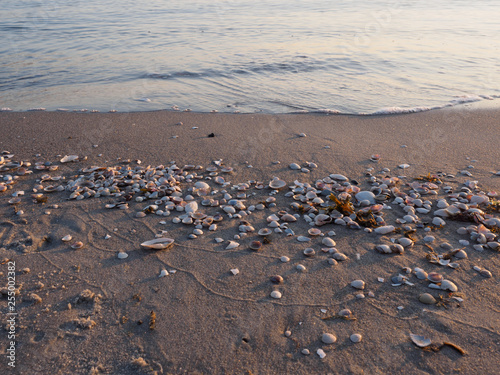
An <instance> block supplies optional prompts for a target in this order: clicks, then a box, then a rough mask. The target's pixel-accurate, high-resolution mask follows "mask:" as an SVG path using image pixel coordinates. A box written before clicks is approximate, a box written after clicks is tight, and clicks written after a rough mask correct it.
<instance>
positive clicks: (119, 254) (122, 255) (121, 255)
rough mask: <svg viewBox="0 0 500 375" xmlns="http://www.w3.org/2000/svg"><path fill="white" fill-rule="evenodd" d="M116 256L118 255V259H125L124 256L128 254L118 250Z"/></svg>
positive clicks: (126, 256)
mask: <svg viewBox="0 0 500 375" xmlns="http://www.w3.org/2000/svg"><path fill="white" fill-rule="evenodd" d="M117 257H118V259H126V258H128V254H127V253H125V252H123V251H120V252H118V254H117Z"/></svg>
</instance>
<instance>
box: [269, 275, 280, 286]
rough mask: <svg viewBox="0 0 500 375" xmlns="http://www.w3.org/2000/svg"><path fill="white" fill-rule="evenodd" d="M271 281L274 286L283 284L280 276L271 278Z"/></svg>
mask: <svg viewBox="0 0 500 375" xmlns="http://www.w3.org/2000/svg"><path fill="white" fill-rule="evenodd" d="M270 280H271V282H272V283H274V284H281V283H282V282H283V277H282V276H280V275H274V276H271V277H270Z"/></svg>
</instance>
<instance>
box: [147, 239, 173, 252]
mask: <svg viewBox="0 0 500 375" xmlns="http://www.w3.org/2000/svg"><path fill="white" fill-rule="evenodd" d="M173 245H174V239H172V238H167V237H160V238H155V239H154V240H149V241H146V242H143V243H141V246H142V247H144V248H146V249H152V250H166V249H169V248H171V247H172V246H173Z"/></svg>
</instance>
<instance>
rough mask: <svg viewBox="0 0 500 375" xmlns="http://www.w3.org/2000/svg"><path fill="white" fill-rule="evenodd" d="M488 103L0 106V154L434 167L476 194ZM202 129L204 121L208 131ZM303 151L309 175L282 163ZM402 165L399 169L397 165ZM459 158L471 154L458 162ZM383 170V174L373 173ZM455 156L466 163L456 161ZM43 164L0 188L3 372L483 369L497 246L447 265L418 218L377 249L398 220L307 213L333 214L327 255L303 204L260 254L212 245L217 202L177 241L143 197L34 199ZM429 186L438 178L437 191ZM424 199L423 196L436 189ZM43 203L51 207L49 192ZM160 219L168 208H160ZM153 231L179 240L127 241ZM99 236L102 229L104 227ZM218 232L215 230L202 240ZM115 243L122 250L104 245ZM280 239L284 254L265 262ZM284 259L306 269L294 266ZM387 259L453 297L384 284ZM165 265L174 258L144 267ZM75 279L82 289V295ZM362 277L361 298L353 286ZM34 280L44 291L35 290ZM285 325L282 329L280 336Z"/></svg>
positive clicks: (499, 330) (232, 227)
mask: <svg viewBox="0 0 500 375" xmlns="http://www.w3.org/2000/svg"><path fill="white" fill-rule="evenodd" d="M499 119H500V112H499V111H494V110H482V111H477V110H476V111H470V110H466V109H463V110H459V109H454V110H440V111H433V112H427V113H418V114H411V115H398V116H394V115H393V116H377V117H375V116H372V117H359V116H326V115H250V114H247V115H226V114H196V113H176V112H163V111H161V112H150V113H126V114H120V113H115V114H93V113H88V114H82V113H0V132H1V138H0V150H2V149H3V150H8V151H10V152H11V153H13V154H14V158H13V160H23V161H29V162H31V163H32V164H34V163H35V162H37V161H51V162H54V163H55V164H57V165H59V164H60V163H59V159H60V156H57V155H70V154H76V155H79V156H80V157H81V158H82V157H84V156H86V157H87V160H85V161H78V162H76V163H68V164H64V165H61V166H60V169H59V170H58V171H56V172H51V174H52V175H62V176H64V177H65V178H66V181H67V180H68V179H70V178H71V176H74V175H75V174H77V171H78V170H79V169H81V168H84V167H88V166H92V165H99V166H114V165H120V161H119V160H117V158H123V159H131V160H132V162H131V164H130V165H131V166H136V165H137V164H136V160H137V159H139V160H141V161H142V165H153V166H156V165H159V164H164V165H168V163H169V162H171V161H175V162H176V164H177V165H178V166H181V167H182V166H183V165H185V164H195V165H202V166H204V167H207V166H209V165H213V163H212V162H213V161H214V160H219V159H223V162H224V163H225V165H227V166H231V167H233V168H234V170H235V172H234V173H233V174H232V175H230V176H229V177H226V179H227V180H229V181H231V183H232V184H236V183H239V182H246V181H248V180H257V181H263V182H265V183H266V184H267V183H268V182H269V181H270V180H271V178H272V177H273V176H278V177H280V178H281V179H283V180H285V181H286V182H287V183H288V184H292V183H293V181H294V180H299V181H301V182H309V183H314V182H315V181H316V180H317V179H319V178H324V177H326V176H328V175H329V174H331V173H341V174H344V175H346V176H348V177H349V178H350V179H355V180H357V181H359V183H360V187H362V188H363V189H367V188H369V186H370V185H369V183H368V177H366V176H365V172H366V169H367V168H370V167H373V168H374V172H373V173H374V174H375V175H376V176H383V175H387V174H388V175H391V176H398V175H403V174H404V175H406V176H407V178H405V179H403V180H402V184H401V189H402V190H404V191H409V190H410V189H409V188H408V187H405V183H408V182H412V181H413V177H418V176H420V175H427V174H428V173H429V172H430V173H437V172H445V173H449V174H453V175H455V176H456V177H455V178H448V179H446V182H447V184H450V185H451V186H453V187H454V188H455V191H456V190H459V189H460V187H462V186H463V183H464V182H465V181H467V180H471V179H473V180H477V181H479V184H480V190H482V191H484V192H489V191H495V190H496V191H500V177H499V176H497V175H494V174H493V173H492V172H497V171H499V170H500V164H499V160H500V151H499V145H500V144H499V143H500V142H499V141H500V120H499ZM179 122H182V123H183V124H182V125H179V124H178V123H179ZM193 127H197V128H196V129H193ZM210 133H214V137H208V135H209V134H210ZM300 133H305V134H306V137H300V136H299V134H300ZM173 136H178V137H176V138H173ZM403 145H405V146H406V147H402V146H403ZM325 146H328V147H325ZM37 154H40V155H41V156H36V155H37ZM372 154H380V155H381V160H380V162H379V163H373V162H371V161H370V160H369V159H370V156H371V155H372ZM274 161H280V164H273V162H274ZM306 161H309V162H314V163H316V164H317V165H318V167H317V168H314V169H312V170H311V172H310V173H302V172H300V171H293V170H290V169H289V168H288V165H289V164H290V163H293V162H296V163H299V164H303V163H304V162H306ZM402 163H408V164H409V165H410V167H409V168H407V169H406V170H404V171H403V170H402V169H398V168H397V166H398V165H399V164H402ZM470 165H472V166H474V168H473V169H472V168H471V169H468V168H467V167H468V166H470ZM382 168H390V169H391V172H389V173H381V170H382ZM465 169H467V170H469V171H470V172H471V173H472V177H467V176H462V175H460V174H459V173H458V172H459V171H462V170H465ZM0 174H1V173H0ZM42 174H43V173H42V172H39V171H35V172H34V173H33V174H32V175H26V176H21V177H19V178H18V180H17V183H16V184H15V185H13V188H12V190H8V191H7V192H4V193H0V215H1V222H0V260H2V259H10V260H12V261H15V264H16V285H17V286H18V287H20V294H19V295H18V296H17V298H16V303H17V304H16V312H17V313H18V315H17V321H16V328H17V332H16V339H15V340H16V344H17V346H16V362H15V364H16V367H15V369H13V368H11V367H9V366H8V360H7V359H6V356H2V358H1V361H0V373H2V374H4V373H16V374H101V373H102V374H143V373H144V374H148V373H158V374H180V373H188V374H313V373H317V374H391V373H405V374H450V373H460V374H496V373H498V367H499V365H500V350H499V347H500V345H499V344H500V320H499V319H500V298H499V296H498V295H499V293H498V292H499V284H498V280H499V279H498V277H499V272H500V260H499V253H498V252H496V251H493V250H490V249H486V250H484V251H482V252H479V251H476V250H474V249H473V248H472V246H471V245H469V246H467V247H466V248H465V250H466V251H467V253H468V258H467V259H463V260H460V261H458V263H459V264H460V267H459V268H458V269H455V270H454V269H451V268H449V267H442V266H439V265H436V264H431V263H429V262H428V261H427V260H426V258H425V255H426V254H427V253H428V251H429V249H428V248H427V247H425V246H424V245H423V237H424V236H425V235H426V234H428V233H427V232H424V230H423V229H418V230H417V233H416V234H415V237H416V239H417V242H416V244H415V245H414V246H413V247H412V248H410V249H408V250H407V251H406V252H405V253H404V254H403V255H382V254H379V253H377V252H375V251H374V250H373V245H374V244H380V243H383V242H384V240H383V239H382V237H384V238H385V241H387V239H388V238H391V237H394V238H397V237H401V234H399V235H396V234H392V235H391V234H390V235H386V236H380V235H377V234H375V233H367V232H365V231H363V230H353V229H347V228H346V227H342V226H339V225H334V224H329V225H326V226H323V227H321V228H320V229H321V230H323V232H328V231H329V230H335V232H336V234H337V235H336V236H335V237H333V239H334V240H335V241H336V242H337V248H338V249H339V251H342V252H343V253H345V254H346V255H347V256H348V257H349V259H348V260H347V261H345V262H339V264H337V265H335V266H331V265H329V264H328V262H327V259H328V258H329V257H330V255H329V254H325V253H322V252H321V251H320V248H321V247H322V246H321V245H320V238H313V239H312V241H311V242H309V243H306V244H304V243H299V242H298V241H297V240H296V237H297V236H298V235H306V234H307V229H308V228H309V225H307V223H305V222H304V221H303V220H302V219H300V220H299V221H298V222H296V223H292V224H290V228H292V229H293V230H294V231H295V234H296V235H295V236H292V237H287V236H285V235H284V234H282V235H278V234H273V235H272V236H271V237H270V239H271V243H270V244H268V245H265V246H264V247H263V249H262V250H261V251H260V252H253V251H251V250H249V249H248V244H249V242H250V241H251V240H252V239H254V238H255V237H257V236H256V235H255V234H250V235H248V236H247V237H246V238H243V239H241V240H239V241H238V242H240V243H241V245H240V246H239V247H238V248H236V249H232V250H225V245H226V244H227V240H230V239H232V238H233V236H234V235H236V234H237V233H238V223H239V220H237V219H228V218H225V219H224V220H223V221H222V222H221V223H220V225H219V229H218V230H217V231H216V232H207V231H205V234H204V235H202V236H200V237H199V238H198V239H195V240H189V239H188V238H187V236H188V234H189V233H191V232H192V230H193V226H185V225H182V224H173V223H172V222H171V220H172V218H173V217H176V216H178V215H179V213H177V212H173V213H172V215H171V216H169V217H167V218H163V217H159V216H157V215H153V214H151V215H147V216H146V217H144V218H140V219H139V218H136V217H135V213H136V212H137V211H140V210H141V209H142V208H144V207H145V205H146V203H145V202H142V203H137V202H134V201H131V202H130V208H129V209H128V210H116V209H113V210H109V209H105V208H104V205H105V204H107V203H111V202H114V201H115V200H114V199H113V198H102V197H101V198H91V199H85V200H81V201H75V200H68V199H67V198H68V196H69V193H68V192H58V193H52V194H48V195H47V196H48V202H47V203H44V204H35V203H33V202H32V200H31V198H30V195H31V194H32V189H33V188H34V186H35V185H36V182H35V181H36V179H39V178H40V176H41V175H42ZM204 175H206V173H204ZM210 184H211V186H212V187H213V188H218V189H219V190H220V187H217V185H215V184H214V183H212V182H211V183H210ZM184 186H186V187H187V186H189V184H185V185H184ZM17 190H24V191H25V192H26V195H25V196H24V197H23V198H22V203H21V204H19V205H18V206H17V209H22V210H23V211H24V215H22V216H18V215H16V214H15V210H14V207H13V206H12V205H9V204H8V203H7V201H8V200H9V199H10V198H11V194H12V193H13V192H14V191H17ZM183 191H184V192H185V193H187V191H186V190H183ZM251 191H254V192H256V193H257V194H256V195H255V196H253V197H251V198H249V199H248V202H247V205H250V204H256V203H258V202H260V201H262V200H263V199H265V197H267V196H268V194H269V192H270V190H269V189H265V190H255V189H252V190H251ZM230 192H231V191H230ZM231 193H234V192H231ZM443 196H445V194H444V192H443V190H442V189H440V190H439V195H438V197H439V198H440V197H443ZM217 197H219V198H220V194H219V195H217ZM275 197H276V198H277V206H276V207H275V208H266V209H265V210H264V211H256V212H255V213H254V214H252V215H250V216H249V217H247V220H248V221H249V222H250V223H251V224H252V225H253V226H254V227H255V228H256V229H260V228H263V227H264V226H265V218H266V217H267V216H268V215H270V214H271V213H273V212H276V211H278V210H280V209H281V210H282V209H287V210H290V211H292V210H291V209H290V203H291V202H293V200H292V199H291V198H285V197H284V192H280V193H279V194H277V195H276V196H275ZM438 197H435V196H431V197H427V196H425V197H424V199H430V200H431V201H433V202H434V201H435V200H436V199H437V198H438ZM198 201H199V198H198ZM391 201H392V199H391ZM149 203H150V202H149ZM54 204H55V205H58V206H59V207H58V208H51V207H52V206H53V205H54ZM388 204H389V205H391V206H393V209H392V210H385V211H384V212H385V217H386V221H387V223H388V224H394V220H395V219H396V218H398V217H402V216H403V211H402V209H401V208H400V207H398V206H397V205H394V204H391V203H390V202H388ZM434 209H435V205H434V206H433V210H434ZM201 210H207V211H210V212H216V211H217V209H210V210H209V209H206V208H202V209H201ZM46 211H50V214H46ZM292 213H294V212H292ZM420 216H421V219H422V221H424V222H429V221H430V219H432V215H420ZM496 216H497V217H498V214H496ZM162 220H167V224H166V225H162V224H160V221H162ZM468 224H470V223H468ZM468 224H467V223H465V224H464V223H460V222H456V221H451V220H447V225H446V226H444V227H443V228H442V229H437V230H433V231H432V233H431V234H432V235H434V236H435V237H436V241H435V242H434V243H432V244H431V246H432V247H434V248H435V249H436V252H437V253H440V254H444V253H445V252H446V251H445V250H443V249H441V248H440V247H439V244H441V243H443V242H449V243H450V244H451V245H452V246H453V247H454V248H458V247H461V246H460V245H459V243H458V241H459V240H460V239H467V240H468V239H469V236H467V235H459V234H457V232H456V231H457V228H459V227H460V226H463V225H468ZM398 226H400V225H398ZM413 226H414V227H415V225H413ZM162 230H166V231H168V236H169V237H172V238H174V239H175V240H176V245H175V246H174V247H173V248H172V249H170V250H166V251H160V252H154V251H148V250H144V249H141V247H140V243H141V242H143V241H145V240H149V239H152V238H154V237H155V235H156V234H158V233H160V232H161V231H162ZM67 234H70V235H71V236H72V237H73V238H74V240H80V241H82V242H83V243H84V247H83V248H82V249H79V250H73V249H71V248H70V247H69V245H68V244H67V243H64V242H62V241H61V238H62V237H63V236H65V235H67ZM106 234H109V235H110V236H111V238H109V239H104V237H105V235H106ZM215 237H222V238H224V239H225V240H226V242H224V243H223V244H216V243H215V242H214V238H215ZM306 247H313V248H314V249H315V250H316V252H317V255H316V256H315V257H313V258H305V257H304V256H303V255H302V251H303V249H304V248H306ZM120 250H122V251H125V252H127V253H128V254H129V257H128V258H127V259H125V260H119V259H117V256H116V254H117V251H120ZM357 254H359V259H358V257H357ZM283 255H285V256H288V257H289V258H290V259H291V261H290V262H289V263H282V262H280V260H279V257H280V256H283ZM299 263H300V264H303V265H304V266H305V267H306V271H305V272H299V271H297V270H296V269H295V267H296V265H297V264H299ZM475 265H477V266H480V267H483V268H487V269H488V270H490V271H491V273H492V274H493V277H492V278H484V277H482V276H480V275H479V273H478V272H476V271H474V270H473V266H475ZM402 267H410V268H415V267H421V268H424V269H425V270H427V271H428V272H430V271H438V272H440V273H442V274H444V275H445V277H446V278H448V279H450V280H452V281H453V282H455V283H456V284H457V286H458V293H455V294H454V296H455V297H459V298H463V302H458V301H457V300H455V299H452V298H450V295H449V294H448V293H447V292H445V291H441V290H433V289H430V288H428V287H427V285H428V282H426V281H423V280H418V279H417V278H416V277H415V276H414V275H410V281H411V282H412V283H414V284H415V285H414V286H410V285H403V286H399V287H393V286H391V284H390V278H391V276H394V275H397V274H398V273H399V272H401V269H402ZM25 268H29V272H25V271H23V270H24V269H25ZM163 268H165V269H167V270H168V271H172V270H176V272H175V273H171V274H169V275H168V276H166V277H162V278H159V277H158V275H159V272H160V270H161V269H163ZM234 268H237V269H239V274H238V275H236V276H233V275H232V274H231V273H230V270H231V269H234ZM0 271H1V272H2V274H0V279H1V287H4V286H7V272H8V270H7V263H5V264H2V265H0ZM274 274H280V275H282V276H283V277H284V283H283V284H281V285H278V286H276V285H273V284H271V283H270V281H269V277H270V276H271V275H274ZM378 278H384V280H385V281H384V282H379V281H378ZM355 279H362V280H364V281H365V282H366V287H365V290H364V291H363V292H364V293H365V296H366V298H364V299H359V298H356V294H358V293H359V291H357V290H355V289H354V288H352V287H351V286H350V283H351V282H352V281H353V280H355ZM85 290H89V291H91V292H92V293H95V295H94V296H92V295H88V296H85V295H81V294H82V292H83V291H85ZM273 290H279V291H281V293H282V295H283V297H282V298H281V299H279V300H275V299H272V298H270V297H269V295H270V293H271V291H273ZM369 291H371V292H373V294H374V297H369V296H368V292H369ZM425 292H428V293H431V294H433V295H434V296H435V297H436V298H440V297H442V298H443V301H444V302H446V303H443V304H440V305H424V304H422V303H420V302H419V301H418V297H419V295H420V294H421V293H425ZM32 293H35V294H36V295H38V296H39V297H40V298H41V301H38V302H37V301H35V300H33V298H32V297H30V295H31V294H32ZM342 308H348V309H350V310H352V312H353V313H354V316H355V317H356V320H343V319H335V318H332V319H323V318H325V317H329V316H334V315H335V314H336V313H338V311H339V310H340V309H342ZM0 309H1V311H2V315H1V316H2V327H3V328H2V329H1V330H0V333H1V335H0V352H2V353H5V352H6V350H7V348H8V346H9V340H8V339H7V335H8V332H7V330H6V329H7V328H8V325H7V315H6V314H7V312H8V304H7V298H5V296H4V298H2V299H0ZM151 311H154V312H155V314H156V322H155V327H154V329H150V327H149V323H150V314H151ZM139 321H142V324H139ZM94 323H95V325H94ZM89 325H92V327H89ZM286 331H290V332H291V335H290V336H289V337H287V336H286V335H285V332H286ZM324 332H331V333H333V334H335V336H336V337H337V342H336V343H334V344H332V345H326V344H323V343H322V342H321V340H320V337H321V335H322V334H323V333H324ZM353 333H360V334H362V336H363V339H362V341H361V342H360V343H357V344H355V343H352V342H351V341H350V339H349V337H350V335H351V334H353ZM410 333H415V334H420V335H425V336H426V337H428V338H430V339H432V341H433V342H436V343H440V342H443V341H447V342H451V343H453V344H455V345H458V346H459V347H461V348H463V349H464V350H465V351H466V352H467V354H466V355H461V354H460V353H459V352H458V351H457V350H455V349H453V348H451V347H444V348H443V349H442V350H440V351H439V352H433V351H426V350H422V349H420V348H418V347H417V346H415V345H414V344H413V343H412V342H411V340H410V337H409V335H410ZM304 348H307V349H309V350H310V352H311V354H310V355H309V356H306V355H303V354H301V350H302V349H304ZM320 348H322V349H323V350H324V351H325V353H326V357H325V358H324V359H320V358H319V356H318V355H317V354H316V351H317V350H318V349H320Z"/></svg>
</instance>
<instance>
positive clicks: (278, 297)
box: [271, 290, 281, 299]
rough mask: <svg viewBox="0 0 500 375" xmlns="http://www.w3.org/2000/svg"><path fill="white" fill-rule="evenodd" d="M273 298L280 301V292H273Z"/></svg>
mask: <svg viewBox="0 0 500 375" xmlns="http://www.w3.org/2000/svg"><path fill="white" fill-rule="evenodd" d="M271 297H272V298H276V299H280V298H281V293H280V292H279V291H277V290H273V291H272V292H271Z"/></svg>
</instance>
